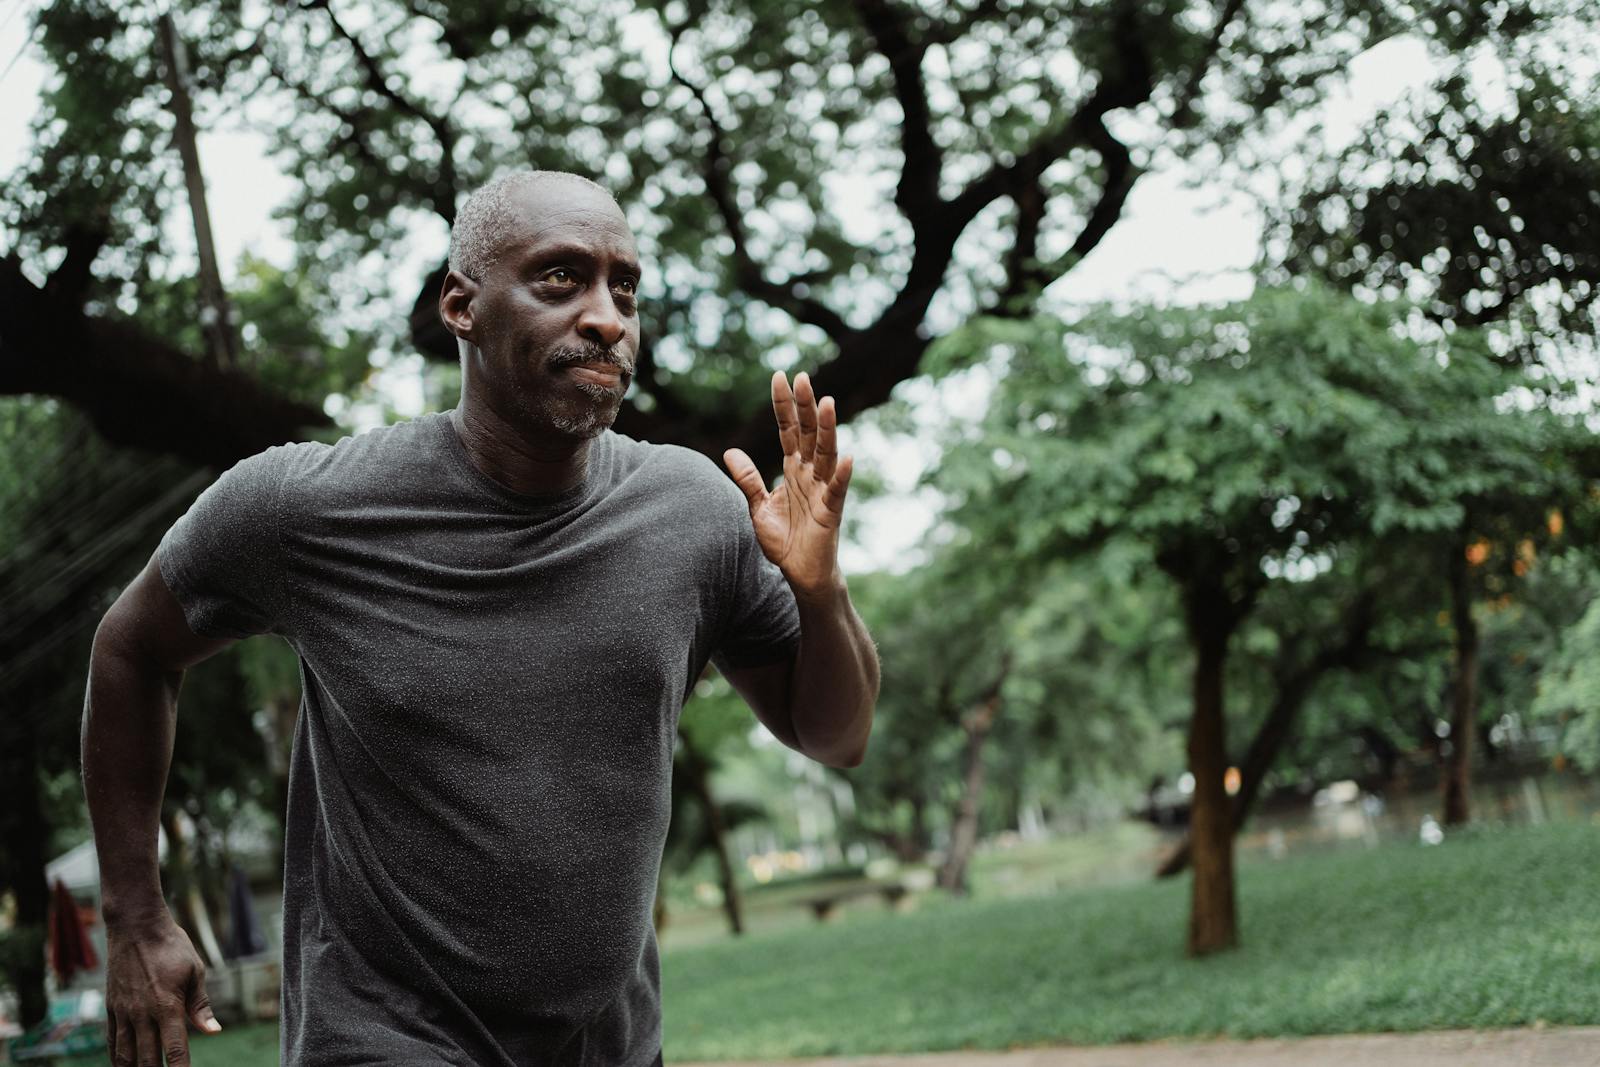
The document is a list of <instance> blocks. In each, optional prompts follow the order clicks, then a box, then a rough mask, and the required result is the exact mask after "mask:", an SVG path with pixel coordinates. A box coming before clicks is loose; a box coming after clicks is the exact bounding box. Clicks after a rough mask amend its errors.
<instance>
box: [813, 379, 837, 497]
mask: <svg viewBox="0 0 1600 1067" xmlns="http://www.w3.org/2000/svg"><path fill="white" fill-rule="evenodd" d="M838 431H839V415H838V412H837V411H836V410H835V408H834V405H833V397H831V396H825V397H823V398H822V403H820V404H818V405H817V452H816V458H814V459H813V460H812V461H811V471H812V473H813V474H815V475H816V478H817V481H819V482H821V483H822V484H824V485H826V484H828V480H829V479H830V478H832V477H833V472H834V469H835V467H836V465H837V464H838V462H839V432H838Z"/></svg>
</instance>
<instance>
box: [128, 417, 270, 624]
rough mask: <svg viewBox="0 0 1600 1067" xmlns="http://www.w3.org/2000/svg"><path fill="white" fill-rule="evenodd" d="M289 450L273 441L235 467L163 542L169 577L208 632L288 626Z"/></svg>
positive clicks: (187, 612) (160, 549) (190, 616)
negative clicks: (284, 545) (282, 533)
mask: <svg viewBox="0 0 1600 1067" xmlns="http://www.w3.org/2000/svg"><path fill="white" fill-rule="evenodd" d="M288 452H289V450H288V449H287V448H284V447H277V448H269V449H267V450H266V451H265V452H262V453H260V454H258V455H254V456H251V457H250V458H249V459H245V460H241V461H240V462H239V463H237V464H235V465H234V466H233V467H231V468H229V469H228V470H227V471H226V472H225V473H224V474H223V475H222V477H220V478H218V479H217V480H216V481H215V482H212V483H211V485H210V486H208V487H207V488H206V490H205V492H203V493H201V494H200V496H199V497H198V498H197V499H196V500H195V502H194V503H193V504H191V505H190V506H189V510H188V511H187V512H185V513H184V515H183V517H182V518H180V519H179V520H178V521H177V522H176V523H174V524H173V525H172V528H171V529H169V530H168V531H167V533H166V535H165V536H164V537H162V539H161V544H160V545H159V546H157V548H156V562H157V565H158V566H159V567H160V568H161V577H162V579H163V580H165V582H166V583H167V588H168V589H170V590H172V594H173V596H174V597H176V598H177V601H178V604H179V605H180V606H181V607H182V608H183V615H184V618H185V620H187V621H188V623H189V628H190V629H191V630H193V631H194V632H195V633H197V634H199V635H200V636H202V637H219V638H243V637H250V636H252V635H254V634H262V633H281V632H282V630H283V619H284V608H285V602H286V584H285V583H286V582H287V578H286V576H285V570H284V567H283V566H282V559H281V549H280V543H279V537H278V532H279V525H280V524H279V499H280V497H281V495H282V489H283V480H284V464H285V460H286V458H287V455H288Z"/></svg>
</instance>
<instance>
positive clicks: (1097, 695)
mask: <svg viewBox="0 0 1600 1067" xmlns="http://www.w3.org/2000/svg"><path fill="white" fill-rule="evenodd" d="M943 536H945V537H947V538H948V540H947V541H946V542H945V543H943V544H941V545H939V546H938V547H936V548H935V550H934V552H933V555H932V557H931V558H930V559H929V561H928V562H927V563H925V564H923V565H922V566H920V567H918V568H916V569H914V570H912V571H911V572H909V573H908V574H904V575H892V576H891V575H875V576H872V577H873V578H874V579H876V580H875V581H871V582H867V583H857V585H858V587H859V586H863V585H864V586H865V588H858V591H857V594H856V596H857V599H858V601H859V603H860V604H861V606H862V607H861V610H862V613H863V617H864V618H865V619H866V620H867V622H868V624H869V626H870V627H871V629H872V632H873V634H874V635H875V637H876V638H877V640H878V646H879V658H880V661H881V664H882V670H883V677H884V684H883V686H882V694H881V696H880V698H879V704H878V711H877V714H876V718H875V721H874V727H873V738H872V745H871V747H870V749H869V750H868V756H867V759H866V761H865V762H864V763H863V764H862V766H861V767H859V768H855V769H853V770H851V771H848V772H845V777H847V778H848V779H849V780H850V781H851V783H852V785H853V786H854V787H855V792H856V801H857V812H858V819H859V821H860V822H861V824H862V825H863V827H864V828H866V829H867V830H868V831H869V832H871V833H873V835H874V836H876V837H877V838H878V839H879V840H880V841H882V842H884V843H885V844H887V845H888V846H889V847H890V848H891V849H892V850H893V851H894V852H895V853H896V854H897V855H898V856H899V857H900V858H901V859H903V860H907V861H917V860H921V859H922V858H923V857H924V855H925V853H926V852H927V851H928V849H929V848H930V846H931V844H932V832H933V830H934V829H935V827H936V826H937V825H938V823H939V821H940V819H939V816H940V814H941V813H940V810H939V809H943V814H944V819H943V822H944V825H945V828H946V830H947V836H948V844H947V847H946V848H945V850H944V856H943V860H942V863H941V864H940V870H939V874H938V881H939V884H940V885H941V886H942V887H943V888H945V889H947V890H949V891H951V892H954V893H958V894H963V893H965V892H967V890H968V878H967V871H968V866H969V864H970V862H971V859H972V856H973V853H974V851H975V848H976V845H977V842H978V840H979V838H980V837H981V836H982V834H983V833H984V832H985V831H986V830H998V829H1003V828H1006V827H1007V826H1009V825H1014V823H1013V822H1010V821H1008V820H1011V819H1014V818H1015V811H1016V807H1017V805H1016V804H1015V803H1012V804H1011V805H1010V810H1009V812H1008V811H1006V810H1005V809H1003V808H1001V806H1000V805H998V804H996V803H995V801H996V800H998V799H1003V798H1005V797H1007V796H1008V795H1009V796H1011V797H1016V796H1020V795H1021V794H1023V793H1025V792H1026V793H1032V794H1034V795H1061V794H1063V793H1065V792H1067V791H1068V789H1069V788H1070V786H1071V785H1074V784H1087V783H1091V782H1092V783H1094V784H1096V785H1110V786H1112V787H1121V788H1122V789H1123V790H1124V791H1126V789H1127V787H1128V785H1129V784H1130V783H1131V782H1133V781H1137V780H1140V779H1142V778H1143V777H1144V776H1145V775H1147V774H1148V772H1149V771H1150V770H1151V768H1152V766H1153V765H1159V763H1160V760H1161V757H1162V755H1164V754H1165V752H1164V749H1165V747H1166V746H1163V745H1161V744H1160V741H1159V737H1158V735H1159V734H1160V733H1161V731H1162V728H1163V726H1164V725H1165V724H1164V718H1165V712H1166V709H1167V707H1168V706H1170V703H1171V700H1172V696H1173V695H1174V694H1173V689H1172V686H1171V682H1172V678H1171V676H1170V674H1169V673H1167V672H1164V671H1162V670H1160V669H1159V668H1158V669H1154V670H1152V669H1150V667H1149V659H1150V657H1149V656H1148V655H1147V653H1148V650H1149V648H1150V647H1151V642H1152V640H1157V641H1158V640H1159V638H1160V636H1161V635H1162V634H1163V633H1164V632H1165V631H1166V629H1167V628H1166V627H1165V626H1164V625H1163V624H1164V621H1165V620H1163V619H1162V618H1161V617H1160V615H1159V611H1158V610H1155V608H1154V604H1153V600H1154V598H1153V597H1152V596H1151V593H1150V590H1149V589H1148V588H1147V585H1148V583H1140V582H1139V581H1137V580H1135V579H1133V578H1132V577H1131V576H1130V575H1128V574H1127V573H1126V572H1125V571H1120V570H1119V569H1118V568H1116V567H1112V568H1109V570H1108V571H1106V570H1100V569H1096V568H1092V567H1088V566H1081V565H1079V566H1072V565H1062V564H1044V565H1037V564H1036V563H1035V561H1031V560H1024V561H1018V560H1015V559H1013V558H1010V557H1008V556H1007V554H1006V553H1005V552H1004V551H1003V549H1000V550H997V546H995V545H993V544H991V543H990V542H989V540H988V539H987V537H986V536H985V534H984V531H983V530H982V529H981V528H974V529H966V528H962V527H951V528H948V529H946V530H945V531H943Z"/></svg>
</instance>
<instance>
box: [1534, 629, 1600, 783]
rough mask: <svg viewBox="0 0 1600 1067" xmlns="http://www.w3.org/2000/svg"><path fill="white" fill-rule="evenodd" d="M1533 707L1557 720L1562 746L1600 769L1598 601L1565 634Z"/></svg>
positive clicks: (1590, 766) (1589, 768)
mask: <svg viewBox="0 0 1600 1067" xmlns="http://www.w3.org/2000/svg"><path fill="white" fill-rule="evenodd" d="M1532 711H1533V713H1534V714H1535V715H1536V716H1541V717H1546V718H1550V719H1554V720H1555V721H1556V723H1557V724H1558V725H1559V726H1560V729H1561V747H1562V749H1563V750H1564V751H1565V752H1566V753H1567V754H1568V755H1569V756H1571V757H1572V759H1573V761H1574V762H1576V763H1577V764H1578V766H1580V767H1582V768H1583V769H1584V770H1586V771H1594V770H1597V769H1600V599H1597V600H1593V601H1591V602H1590V604H1589V607H1588V609H1587V610H1586V611H1585V612H1584V613H1583V616H1582V617H1581V618H1579V619H1578V621H1577V622H1575V623H1573V624H1572V625H1571V626H1570V627H1568V628H1567V629H1566V630H1565V631H1563V632H1562V634H1561V636H1560V644H1559V647H1558V649H1557V651H1556V653H1555V655H1554V656H1553V657H1552V661H1551V663H1550V664H1549V666H1548V667H1547V668H1546V669H1545V671H1544V672H1543V673H1541V674H1540V676H1539V691H1538V696H1537V698H1536V699H1535V700H1534V701H1533V707H1532Z"/></svg>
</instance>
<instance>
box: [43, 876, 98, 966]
mask: <svg viewBox="0 0 1600 1067" xmlns="http://www.w3.org/2000/svg"><path fill="white" fill-rule="evenodd" d="M50 965H51V966H52V967H54V968H55V969H56V975H57V976H58V977H60V979H61V984H62V985H68V984H70V983H71V981H72V976H73V975H75V974H77V973H78V972H79V971H92V970H94V969H95V968H96V967H98V966H100V960H99V957H97V956H96V955H95V954H94V942H93V941H91V940H89V931H88V930H86V929H84V926H83V916H81V915H79V914H78V902H77V901H75V900H73V899H72V894H71V893H70V892H68V891H67V884H66V883H65V882H63V881H62V880H61V879H59V878H57V879H56V884H55V887H54V889H53V890H52V893H51V900H50Z"/></svg>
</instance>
